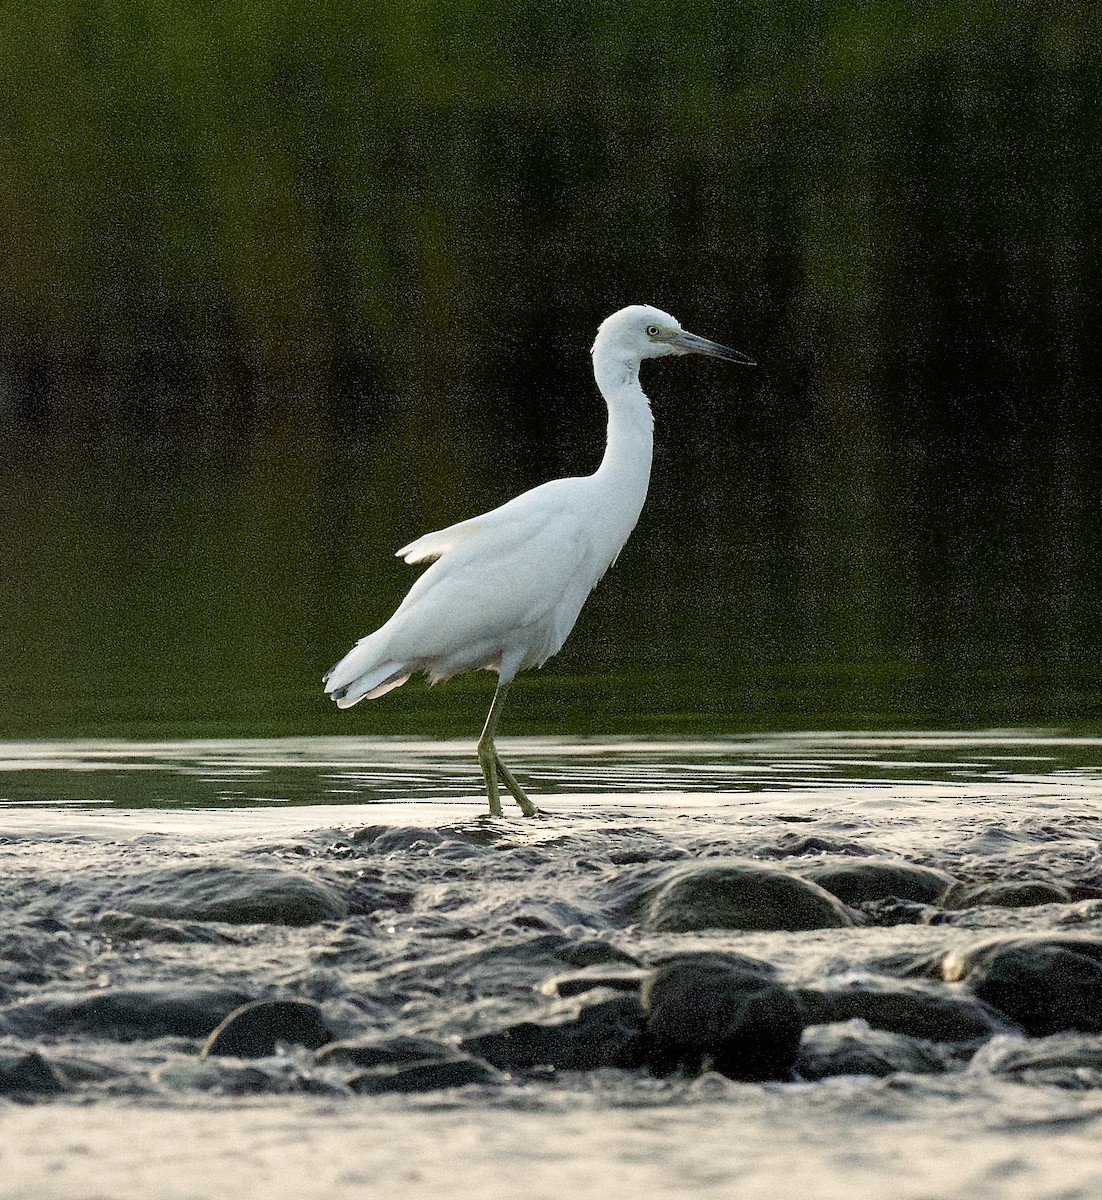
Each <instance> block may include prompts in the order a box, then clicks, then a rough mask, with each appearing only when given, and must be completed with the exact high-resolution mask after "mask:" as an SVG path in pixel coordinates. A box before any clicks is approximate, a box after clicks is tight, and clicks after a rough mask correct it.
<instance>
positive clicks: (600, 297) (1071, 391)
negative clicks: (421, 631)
mask: <svg viewBox="0 0 1102 1200" xmlns="http://www.w3.org/2000/svg"><path fill="white" fill-rule="evenodd" d="M2 11H3V18H4V20H3V25H4V37H3V44H2V45H0V103H2V104H3V108H4V111H5V113H6V117H5V120H4V121H3V122H2V123H0V264H2V266H0V436H2V437H3V439H4V450H3V456H4V461H3V464H2V466H3V468H4V475H5V481H6V486H7V489H8V492H9V496H10V518H9V520H8V521H7V523H6V526H5V528H4V529H3V530H0V552H2V553H3V555H4V561H5V563H6V564H7V574H6V580H5V582H4V584H3V586H2V589H0V628H2V629H3V630H4V632H3V633H0V639H2V640H0V650H2V651H3V655H2V659H0V664H2V669H3V672H4V675H5V677H6V680H5V683H6V686H5V687H4V689H3V692H4V694H5V696H6V698H5V699H3V700H0V735H2V734H3V733H4V732H5V730H6V731H7V732H8V733H9V734H19V735H24V734H34V733H55V732H57V733H61V732H66V733H67V732H75V731H85V732H96V731H104V730H114V731H119V732H125V731H127V730H130V731H139V732H146V733H160V732H167V731H172V732H187V731H188V730H194V731H196V732H222V731H227V732H229V731H234V732H250V731H255V732H280V731H285V730H299V729H313V730H325V731H331V730H336V729H350V728H365V727H370V728H373V729H384V730H385V729H393V730H399V729H401V730H413V729H424V731H425V732H440V731H441V730H442V729H448V730H456V729H459V728H463V729H467V730H470V729H473V728H474V727H475V726H476V725H477V714H476V713H474V712H472V711H471V710H472V709H477V708H478V706H479V705H480V704H481V702H482V701H481V698H482V697H483V696H484V695H485V692H486V688H487V685H488V681H487V680H469V681H464V682H456V683H453V684H450V685H448V689H447V690H446V691H445V690H439V689H438V690H435V691H432V692H430V691H428V690H426V689H419V688H416V687H412V686H411V687H409V688H407V689H403V691H402V692H401V693H397V694H395V696H394V697H391V698H388V699H387V701H386V702H384V703H383V704H380V705H378V706H374V707H372V708H371V709H370V710H369V716H368V717H367V718H366V719H362V720H358V719H356V718H355V717H351V718H350V717H348V716H346V717H344V718H338V717H337V716H336V715H335V714H333V713H331V712H330V711H329V710H328V709H327V708H326V707H325V705H324V702H323V701H322V700H321V699H320V697H319V694H318V692H317V687H316V685H317V679H318V677H319V676H320V673H321V671H322V670H323V669H324V668H325V667H326V666H328V665H329V662H330V661H331V660H332V659H334V658H336V657H338V656H339V654H340V653H341V652H342V651H343V650H344V649H345V648H346V646H347V644H348V642H349V641H350V640H351V639H352V638H353V637H354V636H357V635H359V634H362V633H364V632H366V631H368V630H369V629H370V628H373V627H374V626H375V625H376V624H378V623H379V622H380V621H381V620H382V619H383V618H385V616H386V615H387V614H388V612H389V610H390V606H391V605H392V604H393V603H395V602H396V601H397V600H398V599H399V598H400V596H401V594H402V591H403V589H404V587H405V586H406V584H407V583H408V581H409V578H410V576H409V573H408V572H406V571H404V569H402V568H400V567H399V566H398V565H397V564H393V563H388V560H387V554H388V552H389V551H390V550H391V549H392V548H393V547H395V546H398V545H401V544H403V542H405V541H407V540H408V539H409V537H410V536H412V535H414V534H416V533H419V532H422V531H423V530H425V529H429V528H435V527H439V526H440V525H443V524H446V523H448V522H450V521H452V520H456V519H459V518H461V517H464V516H467V515H470V513H472V512H474V511H478V510H479V509H481V508H484V507H488V506H490V505H492V504H495V503H499V502H501V501H502V500H503V499H505V498H507V497H508V495H510V494H512V493H514V492H515V491H517V490H519V489H521V488H523V487H526V486H529V485H531V484H533V483H536V482H539V481H540V480H542V479H544V478H548V477H550V476H552V475H555V474H563V473H576V472H578V471H584V470H589V469H591V468H592V467H593V466H594V465H595V463H596V460H597V456H598V445H599V441H600V438H601V434H602V424H603V422H602V416H601V412H600V407H599V403H598V402H597V401H596V399H595V396H594V392H593V387H592V383H591V380H590V378H589V375H588V366H587V362H586V354H585V347H586V346H587V345H588V344H589V342H590V340H591V339H592V336H593V332H594V330H595V327H596V324H597V323H598V321H599V320H600V319H601V318H602V317H603V316H604V315H605V314H606V313H607V312H609V311H611V310H612V309H614V308H616V307H619V306H620V305H622V304H624V303H629V302H633V301H638V300H648V301H651V302H654V303H657V304H660V305H662V306H663V307H667V308H669V309H671V310H672V311H674V312H676V313H677V314H678V316H679V317H681V318H682V320H683V321H684V322H685V324H686V326H687V327H689V328H692V329H697V330H698V331H699V332H701V333H703V334H706V335H710V336H714V337H717V338H720V339H721V340H724V341H728V342H730V343H731V344H734V345H738V346H741V347H743V348H744V349H747V350H750V351H752V352H753V353H754V354H755V356H756V357H758V358H759V360H760V361H761V362H762V363H763V368H762V369H761V370H760V371H759V372H757V373H755V374H754V376H753V378H752V379H751V378H750V375H749V374H748V373H742V374H737V377H736V374H733V373H731V372H726V373H725V372H724V371H723V369H722V368H721V367H718V366H716V367H714V368H713V367H709V366H705V365H702V364H699V363H696V364H693V365H692V366H689V365H685V364H681V365H678V366H675V367H666V368H661V369H656V370H655V373H654V374H653V376H648V379H649V381H650V382H649V386H650V389H651V391H652V392H653V394H654V396H655V401H656V412H657V415H658V436H659V443H660V444H659V453H658V457H657V460H656V465H655V482H654V490H653V493H652V499H651V501H650V504H649V507H648V509H647V510H646V512H645V513H644V519H643V523H642V525H641V527H640V529H639V531H638V532H637V534H636V537H635V538H634V540H633V542H632V543H631V545H630V546H629V549H628V550H627V551H626V552H625V554H624V556H623V558H622V560H621V562H620V564H619V565H618V567H617V569H616V572H615V573H614V574H613V575H612V576H610V577H609V579H608V581H607V582H606V583H605V584H604V585H602V587H601V588H600V589H599V590H598V592H597V593H596V594H595V595H594V597H593V599H592V601H591V603H590V606H589V607H588V608H587V610H586V612H585V613H584V614H583V618H582V621H581V623H580V626H579V629H578V631H577V633H576V634H575V636H574V638H573V639H572V640H571V641H570V642H568V644H567V648H566V649H565V650H564V652H563V654H562V655H561V656H560V657H559V659H557V660H556V661H555V663H554V664H553V665H552V666H549V667H548V668H547V669H546V671H545V673H544V676H542V677H537V678H536V679H533V680H529V681H528V682H527V683H526V684H525V691H524V695H525V696H526V697H527V699H522V698H521V692H520V691H519V690H518V694H517V700H516V708H517V717H516V719H517V722H518V725H523V724H524V723H525V722H527V725H526V727H527V728H544V727H546V728H560V727H566V728H571V729H574V730H580V731H585V730H587V729H589V728H593V729H595V730H596V729H603V730H609V729H614V730H618V731H623V732H628V731H631V730H632V729H644V728H648V729H651V728H653V729H657V728H663V729H670V728H673V729H682V728H684V729H689V728H705V729H712V728H730V727H739V726H741V725H744V724H747V723H748V724H750V725H759V726H760V725H770V724H773V725H776V724H787V725H801V724H811V725H814V724H820V725H822V724H854V723H857V724H877V723H891V724H900V723H906V722H910V721H915V722H930V721H934V722H936V721H949V722H952V723H965V724H967V723H982V722H986V721H1038V720H1059V721H1088V722H1091V721H1102V695H1100V689H1099V683H1100V682H1102V680H1100V679H1099V671H1100V668H1099V666H1098V665H1097V664H1098V663H1099V661H1100V658H1099V653H1098V651H1099V640H1100V613H1099V605H1098V590H1099V589H1098V583H1099V574H1098V569H1097V566H1096V564H1097V563H1098V562H1099V561H1100V558H1099V550H1100V546H1099V541H1100V539H1102V532H1100V531H1099V529H1098V528H1097V526H1098V522H1097V515H1096V514H1097V512H1098V505H1099V500H1100V498H1102V496H1100V492H1102V487H1100V479H1102V471H1100V467H1099V461H1100V451H1102V445H1100V442H1102V434H1100V432H1099V429H1098V424H1099V423H1098V421H1097V417H1096V412H1095V408H1096V404H1097V380H1098V378H1099V368H1100V365H1102V364H1100V362H1099V336H1098V334H1099V329H1100V328H1102V279H1100V264H1102V255H1100V253H1099V251H1100V249H1102V247H1100V246H1099V234H1098V221H1097V213H1096V209H1097V202H1098V196H1099V195H1100V194H1102V157H1100V156H1099V153H1098V147H1099V145H1102V106H1100V105H1099V103H1098V99H1099V96H1100V95H1102V36H1100V35H1102V10H1099V9H1098V7H1097V6H1095V5H1092V4H1088V3H1074V2H1072V3H1064V4H1051V3H1038V2H1034V3H1027V2H1025V0H1004V2H1002V3H993V2H988V0H969V2H964V0H951V2H950V0H944V2H941V3H938V2H936V0H933V2H931V3H928V4H924V5H914V4H908V3H902V2H892V0H863V2H858V0H835V2H833V3H811V2H810V0H792V2H789V3H784V4H780V3H776V2H775V0H772V2H769V0H747V2H745V3H741V4H737V5H727V4H720V3H717V2H716V0H683V2H682V3H679V4H676V5H671V4H668V3H658V2H656V0H641V2H639V3H635V4H632V5H629V6H616V5H606V4H599V3H596V2H595V0H578V2H575V3H572V4H556V5H547V4H537V3H534V2H532V0H521V2H519V3H515V2H514V3H505V2H503V0H488V2H485V3H482V4H479V5H473V4H465V3H458V2H455V0H453V2H446V0H445V2H443V3H441V2H434V3H431V4H430V3H428V2H427V0H405V2H404V3H402V4H393V3H388V2H386V0H383V2H380V3H375V4H371V5H367V4H363V3H353V2H351V0H333V2H329V3H323V4H313V5H308V4H305V3H301V2H300V0H282V2H281V0H239V2H238V3H236V4H233V5H225V4H216V3H213V2H212V0H143V2H142V3H138V2H137V0H40V2H38V3H36V4H33V5H17V4H13V3H7V4H4V6H3V10H2ZM5 642H6V643H7V645H5V644H4V643H5ZM549 676H550V677H549ZM474 692H477V694H478V696H479V697H480V698H479V699H478V700H474V699H473V698H472V699H471V701H470V702H468V701H467V700H466V699H465V697H467V696H469V695H471V694H472V693H474ZM361 711H363V710H357V714H359V713H360V712H361ZM429 724H431V729H430V728H428V727H427V726H428V725H429Z"/></svg>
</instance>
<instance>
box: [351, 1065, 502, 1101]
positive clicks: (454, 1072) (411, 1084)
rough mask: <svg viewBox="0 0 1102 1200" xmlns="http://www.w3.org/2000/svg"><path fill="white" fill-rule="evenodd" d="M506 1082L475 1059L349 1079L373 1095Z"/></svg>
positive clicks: (384, 1070)
mask: <svg viewBox="0 0 1102 1200" xmlns="http://www.w3.org/2000/svg"><path fill="white" fill-rule="evenodd" d="M505 1082H507V1076H505V1075H502V1073H501V1072H500V1071H495V1070H494V1068H493V1067H491V1066H490V1065H489V1064H488V1063H484V1062H479V1061H478V1059H476V1058H450V1059H443V1060H441V1061H439V1062H420V1063H411V1064H410V1065H409V1066H405V1067H395V1068H389V1069H388V1068H385V1067H382V1068H377V1069H375V1070H370V1071H361V1072H359V1073H358V1074H356V1075H353V1076H352V1077H351V1078H350V1079H349V1080H348V1086H349V1087H350V1088H351V1089H352V1091H354V1092H359V1093H361V1094H363V1095H372V1096H373V1095H379V1094H381V1093H383V1092H435V1091H439V1090H440V1089H442V1088H454V1087H468V1086H469V1085H471V1084H481V1085H486V1084H499V1083H505Z"/></svg>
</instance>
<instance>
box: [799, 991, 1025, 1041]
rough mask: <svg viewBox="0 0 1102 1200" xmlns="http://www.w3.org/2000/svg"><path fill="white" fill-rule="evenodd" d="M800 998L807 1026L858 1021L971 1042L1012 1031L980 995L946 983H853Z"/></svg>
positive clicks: (911, 1033) (806, 993)
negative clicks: (947, 985) (979, 997)
mask: <svg viewBox="0 0 1102 1200" xmlns="http://www.w3.org/2000/svg"><path fill="white" fill-rule="evenodd" d="M799 998H800V1003H801V1007H802V1010H803V1014H804V1020H805V1023H806V1024H808V1025H828V1024H831V1023H833V1022H836V1021H852V1020H854V1019H859V1020H862V1021H866V1022H867V1023H868V1024H869V1025H871V1026H872V1028H873V1029H883V1030H886V1031H888V1032H889V1033H902V1034H906V1035H907V1036H909V1037H916V1038H924V1039H926V1040H927V1041H931V1042H971V1041H977V1040H979V1039H981V1038H988V1037H991V1036H992V1035H993V1034H996V1033H1005V1032H1007V1031H1008V1030H1010V1029H1013V1025H1012V1024H1011V1022H1009V1021H1007V1020H1006V1019H1005V1018H1004V1016H1003V1015H1002V1013H1000V1012H996V1011H994V1010H993V1009H992V1008H990V1007H989V1006H988V1005H986V1004H984V1003H983V1001H982V1000H980V999H978V998H977V997H976V996H973V995H971V994H970V993H968V992H964V991H960V990H955V989H951V988H949V987H946V986H944V985H943V984H930V983H917V982H915V983H909V982H908V983H903V982H900V981H897V980H893V979H867V980H853V981H850V982H847V983H842V984H830V983H825V984H821V985H818V986H815V987H804V988H800V989H799Z"/></svg>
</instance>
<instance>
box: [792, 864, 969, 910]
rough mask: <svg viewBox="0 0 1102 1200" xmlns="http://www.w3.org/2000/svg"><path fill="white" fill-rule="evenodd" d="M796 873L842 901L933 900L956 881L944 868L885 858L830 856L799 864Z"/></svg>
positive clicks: (847, 902)
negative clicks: (798, 871)
mask: <svg viewBox="0 0 1102 1200" xmlns="http://www.w3.org/2000/svg"><path fill="white" fill-rule="evenodd" d="M800 874H801V875H802V876H803V877H804V879H810V880H811V881H812V882H813V883H817V884H818V885H819V886H820V887H823V888H826V890H827V891H828V892H830V893H831V895H833V896H837V897H838V899H839V900H842V901H844V902H845V903H846V904H863V903H866V902H868V901H873V900H888V899H896V900H913V901H917V902H918V903H919V904H933V903H934V902H935V901H936V900H938V899H939V898H940V897H941V896H942V894H943V893H944V892H945V891H946V890H947V889H948V888H950V887H952V886H953V884H954V883H956V879H955V878H954V877H953V876H952V875H950V874H949V873H948V872H947V871H939V870H936V869H935V868H934V867H920V866H916V865H915V864H914V863H909V862H903V861H902V860H896V859H887V858H860V859H852V858H847V859H840V860H839V859H832V860H830V861H828V862H816V863H812V864H811V865H810V866H807V867H803V868H801V870H800Z"/></svg>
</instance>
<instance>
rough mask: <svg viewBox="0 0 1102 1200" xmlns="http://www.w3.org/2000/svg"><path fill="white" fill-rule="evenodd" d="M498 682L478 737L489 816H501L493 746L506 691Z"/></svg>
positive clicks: (479, 758)
mask: <svg viewBox="0 0 1102 1200" xmlns="http://www.w3.org/2000/svg"><path fill="white" fill-rule="evenodd" d="M506 690H507V689H506V688H503V687H502V686H501V685H500V684H498V688H497V691H496V692H494V698H493V700H492V701H491V703H490V711H489V712H488V713H487V714H486V724H485V725H484V726H483V727H482V736H481V737H480V738H479V739H478V765H479V766H480V767H481V768H482V776H483V778H484V779H485V780H486V795H487V797H488V798H489V801H490V816H491V817H500V816H501V793H500V792H499V791H498V788H497V750H496V748H495V747H494V730H495V729H497V719H498V717H499V716H500V715H501V705H502V703H503V701H504V699H505V697H504V695H503V693H504V692H505V691H506Z"/></svg>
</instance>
